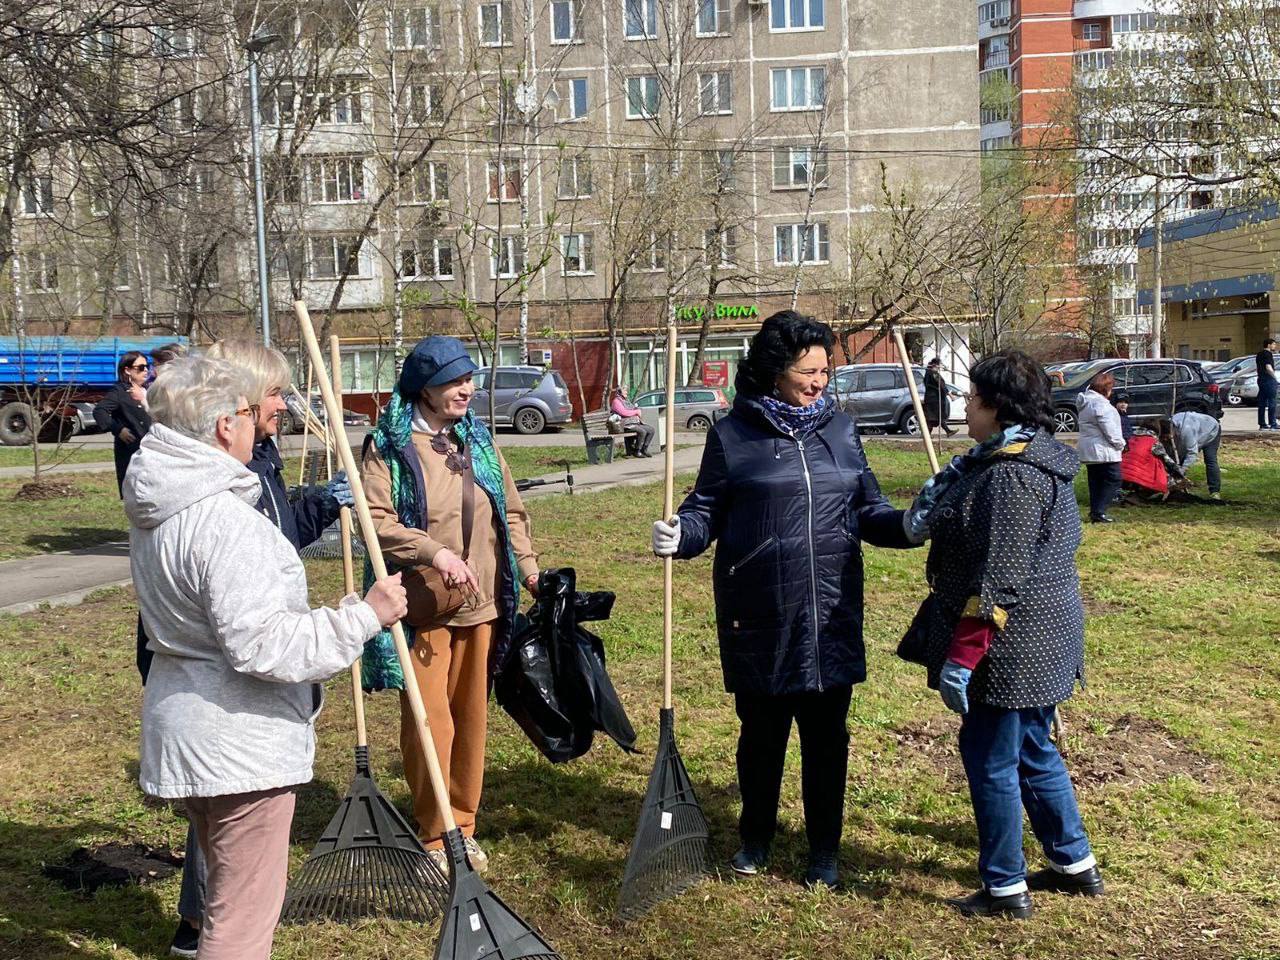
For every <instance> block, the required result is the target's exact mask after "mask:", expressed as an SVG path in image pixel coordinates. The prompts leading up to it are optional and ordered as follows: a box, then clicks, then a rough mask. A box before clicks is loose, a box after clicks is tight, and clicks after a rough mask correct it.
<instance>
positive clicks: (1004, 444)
mask: <svg viewBox="0 0 1280 960" xmlns="http://www.w3.org/2000/svg"><path fill="white" fill-rule="evenodd" d="M1035 435H1036V428H1035V427H1027V426H1023V425H1022V424H1014V425H1013V426H1011V427H1006V428H1005V430H1004V431H1003V432H1001V433H993V434H992V435H991V436H989V437H987V439H986V440H983V441H982V443H979V444H976V445H975V446H972V447H970V448H969V449H968V450H967V451H966V452H965V453H963V454H960V455H959V456H956V457H952V458H951V462H950V463H949V464H947V465H946V466H945V467H943V468H942V469H941V470H939V471H938V472H937V473H936V474H935V475H934V476H932V477H930V478H929V479H928V480H926V481H925V482H924V486H923V487H921V488H920V493H919V494H917V495H916V499H915V502H914V503H912V504H911V509H910V510H908V511H907V519H906V530H907V535H908V536H910V537H911V539H912V540H914V541H915V542H916V543H923V542H924V541H925V540H926V539H927V537H928V533H929V521H930V516H931V514H932V513H933V508H934V507H936V506H937V505H938V501H939V500H941V499H942V496H943V494H945V493H946V492H947V491H948V490H950V489H951V488H952V487H953V486H955V485H956V483H958V482H959V481H960V480H962V479H963V478H964V477H966V476H967V475H968V474H970V473H971V472H972V471H973V469H974V467H976V466H977V465H978V464H980V463H981V462H982V461H983V460H986V459H987V458H988V457H991V456H994V455H995V454H997V453H999V452H1000V451H1002V450H1005V451H1007V452H1010V453H1012V452H1014V451H1012V450H1010V449H1009V448H1010V447H1012V446H1013V445H1015V444H1024V445H1025V444H1027V443H1029V442H1030V441H1031V438H1032V437H1034V436H1035Z"/></svg>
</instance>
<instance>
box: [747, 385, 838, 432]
mask: <svg viewBox="0 0 1280 960" xmlns="http://www.w3.org/2000/svg"><path fill="white" fill-rule="evenodd" d="M831 402H832V401H831V398H830V397H829V396H827V395H826V394H825V393H824V394H822V396H820V397H818V399H817V401H816V402H815V403H811V404H809V406H807V407H793V406H792V405H791V404H789V403H784V402H783V401H781V400H779V399H778V398H777V397H764V396H762V397H761V398H760V403H761V405H763V406H764V408H765V410H767V411H768V412H769V416H771V417H773V419H774V420H776V421H777V422H778V426H780V427H782V429H783V430H785V431H787V433H789V434H791V436H793V437H795V438H796V439H798V440H803V439H804V438H805V437H807V436H809V434H811V433H813V431H814V428H815V427H817V425H818V421H819V420H820V419H821V417H822V414H823V412H824V411H825V410H826V409H827V407H828V406H830V404H831Z"/></svg>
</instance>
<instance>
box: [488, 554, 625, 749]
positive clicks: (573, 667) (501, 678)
mask: <svg viewBox="0 0 1280 960" xmlns="http://www.w3.org/2000/svg"><path fill="white" fill-rule="evenodd" d="M576 583H577V575H576V574H575V572H574V570H573V568H572V567H562V568H560V569H554V570H546V571H543V573H541V574H540V575H539V577H538V599H537V600H536V601H534V604H533V606H532V607H530V608H529V613H528V615H527V616H525V617H522V618H521V623H520V624H519V625H518V626H517V628H516V633H515V636H514V638H513V639H512V643H511V651H510V653H509V654H508V658H507V661H506V663H505V664H504V665H503V668H502V671H501V672H500V673H499V674H498V677H497V679H496V681H495V682H494V688H493V689H494V695H495V696H496V697H497V699H498V703H499V704H501V706H502V709H504V710H506V711H507V713H508V714H510V715H511V719H513V720H515V722H516V723H517V724H519V725H520V729H521V730H523V731H524V732H525V734H526V735H527V736H528V738H529V739H530V740H531V741H533V745H534V746H535V747H537V748H538V749H539V750H541V751H542V753H543V755H544V756H545V757H546V758H547V759H548V760H550V761H551V762H552V763H564V762H565V761H567V760H572V759H574V758H575V757H580V756H582V755H583V754H584V753H586V752H587V751H588V750H589V749H591V742H592V740H593V738H594V737H595V732H596V731H597V730H600V731H602V732H604V733H607V734H608V735H609V736H610V737H612V738H613V741H614V742H615V743H617V745H618V746H620V747H621V748H622V749H623V750H626V751H627V752H629V753H635V752H636V751H635V749H634V746H635V742H636V732H635V730H634V729H633V728H632V726H631V721H630V720H628V719H627V714H626V711H624V710H623V709H622V703H621V702H620V701H619V700H618V693H617V691H616V690H614V688H613V682H612V681H611V680H610V679H609V674H608V671H607V670H606V669H605V658H604V643H603V642H602V641H601V639H600V638H599V637H597V636H596V635H595V634H594V633H592V632H591V631H590V630H587V629H585V628H584V627H583V626H582V624H583V623H590V622H592V621H596V620H608V619H609V614H610V613H611V612H612V611H613V600H614V595H613V594H612V593H610V592H608V591H599V592H596V593H578V592H577V591H576V589H575V586H576Z"/></svg>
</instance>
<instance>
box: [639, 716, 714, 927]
mask: <svg viewBox="0 0 1280 960" xmlns="http://www.w3.org/2000/svg"><path fill="white" fill-rule="evenodd" d="M658 725H659V733H658V753H657V757H656V759H655V761H654V764H653V773H651V774H650V775H649V788H648V790H646V791H645V795H644V805H643V806H642V807H641V810H640V823H639V825H638V826H637V827H636V836H635V839H634V840H633V841H632V842H631V854H630V856H629V857H628V858H627V868H626V871H625V872H624V873H623V875H622V891H621V893H620V894H619V896H618V916H619V917H621V918H622V919H623V920H631V919H634V918H635V917H638V916H641V915H642V914H644V913H647V912H648V911H649V910H651V909H653V907H655V906H657V905H658V904H659V903H661V902H662V901H663V900H667V899H669V898H671V897H674V896H677V895H679V894H680V893H682V892H683V891H684V890H685V889H686V888H688V887H690V886H692V885H693V884H695V883H697V882H698V881H699V880H701V879H702V878H703V877H704V876H706V874H707V843H708V830H707V818H706V817H705V816H704V815H703V813H702V807H700V806H699V805H698V798H697V796H696V795H695V794H694V792H693V781H691V780H690V779H689V774H688V772H687V771H686V770H685V768H684V761H683V760H681V759H680V750H679V748H677V747H676V736H675V714H674V712H673V711H672V710H670V709H664V710H662V711H661V712H660V713H659V714H658Z"/></svg>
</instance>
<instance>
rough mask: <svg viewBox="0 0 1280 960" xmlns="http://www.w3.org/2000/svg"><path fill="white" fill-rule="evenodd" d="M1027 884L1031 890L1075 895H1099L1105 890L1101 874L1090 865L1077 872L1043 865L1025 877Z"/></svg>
mask: <svg viewBox="0 0 1280 960" xmlns="http://www.w3.org/2000/svg"><path fill="white" fill-rule="evenodd" d="M1027 886H1028V887H1030V888H1031V889H1032V890H1044V891H1047V892H1049V893H1065V894H1069V895H1072V896H1077V897H1100V896H1102V894H1103V892H1104V890H1105V887H1104V885H1103V883H1102V874H1101V873H1100V872H1099V870H1098V868H1097V867H1090V868H1089V869H1088V870H1081V871H1080V872H1079V873H1062V872H1061V871H1059V870H1054V869H1053V868H1052V867H1045V868H1044V869H1043V870H1037V871H1036V872H1035V873H1033V874H1031V876H1029V877H1027Z"/></svg>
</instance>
